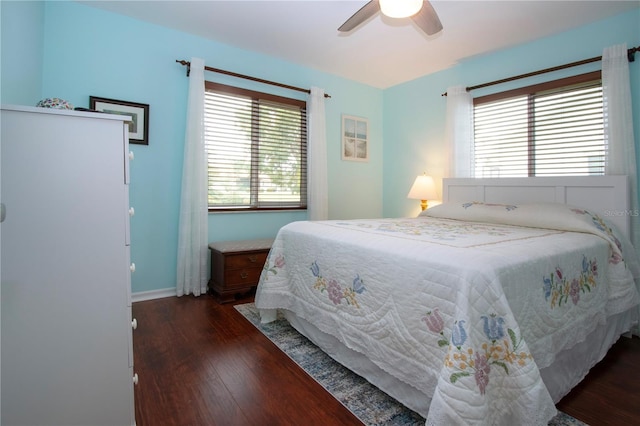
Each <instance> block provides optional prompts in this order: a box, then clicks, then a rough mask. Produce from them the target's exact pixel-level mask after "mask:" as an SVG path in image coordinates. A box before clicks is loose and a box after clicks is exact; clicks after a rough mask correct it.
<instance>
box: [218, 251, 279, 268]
mask: <svg viewBox="0 0 640 426" xmlns="http://www.w3.org/2000/svg"><path fill="white" fill-rule="evenodd" d="M268 254H269V252H264V251H263V252H250V253H239V254H228V255H226V256H225V260H224V266H225V269H240V268H255V267H257V268H260V269H262V267H263V266H264V264H265V262H266V261H267V256H268Z"/></svg>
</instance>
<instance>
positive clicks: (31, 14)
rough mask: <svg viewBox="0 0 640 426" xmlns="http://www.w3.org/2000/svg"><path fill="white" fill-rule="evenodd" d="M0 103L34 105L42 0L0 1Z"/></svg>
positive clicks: (38, 82) (39, 64)
mask: <svg viewBox="0 0 640 426" xmlns="http://www.w3.org/2000/svg"><path fill="white" fill-rule="evenodd" d="M0 28H2V32H1V34H0V38H1V39H2V40H1V45H2V54H1V55H0V57H1V58H0V69H1V70H2V72H1V74H2V79H1V82H0V103H2V104H16V105H31V106H35V104H36V103H38V101H39V100H40V99H42V97H41V92H42V51H43V42H44V3H43V2H36V1H29V2H27V1H5V0H3V1H0Z"/></svg>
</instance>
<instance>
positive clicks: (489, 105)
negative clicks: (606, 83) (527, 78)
mask: <svg viewBox="0 0 640 426" xmlns="http://www.w3.org/2000/svg"><path fill="white" fill-rule="evenodd" d="M520 92H521V93H519V94H517V95H515V96H511V97H507V98H504V99H497V100H495V98H496V96H493V98H494V100H491V101H489V102H478V103H476V105H475V107H474V138H475V139H474V149H475V175H476V177H523V176H560V175H575V176H584V175H602V174H604V167H605V160H606V147H605V144H604V127H603V113H602V84H601V81H600V80H592V81H588V82H581V83H579V84H572V85H569V86H563V87H556V88H552V89H548V90H542V91H533V92H530V93H527V92H526V91H523V90H521V91H520Z"/></svg>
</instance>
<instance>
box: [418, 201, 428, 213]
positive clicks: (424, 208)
mask: <svg viewBox="0 0 640 426" xmlns="http://www.w3.org/2000/svg"><path fill="white" fill-rule="evenodd" d="M420 207H421V208H422V211H425V210H426V209H427V207H429V206H428V204H427V200H420Z"/></svg>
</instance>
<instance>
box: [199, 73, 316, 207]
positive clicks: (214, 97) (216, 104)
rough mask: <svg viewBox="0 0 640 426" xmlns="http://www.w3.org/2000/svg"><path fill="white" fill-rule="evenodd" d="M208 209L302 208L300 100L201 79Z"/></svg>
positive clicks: (303, 124)
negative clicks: (203, 97) (203, 83)
mask: <svg viewBox="0 0 640 426" xmlns="http://www.w3.org/2000/svg"><path fill="white" fill-rule="evenodd" d="M205 88H206V90H205V108H204V109H205V126H204V127H205V144H206V148H207V159H208V183H209V184H208V188H209V197H208V198H209V210H210V211H211V210H274V209H305V208H306V206H307V118H306V103H305V102H304V101H300V100H296V99H289V98H283V97H279V96H273V95H269V94H266V93H259V92H253V91H249V90H244V89H239V88H235V87H230V86H225V85H221V84H217V83H211V82H206V84H205Z"/></svg>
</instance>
